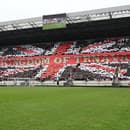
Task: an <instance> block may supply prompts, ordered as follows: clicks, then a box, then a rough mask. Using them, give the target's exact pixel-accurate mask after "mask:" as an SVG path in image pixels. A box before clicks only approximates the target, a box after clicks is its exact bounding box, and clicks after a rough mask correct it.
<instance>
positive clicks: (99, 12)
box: [0, 5, 130, 32]
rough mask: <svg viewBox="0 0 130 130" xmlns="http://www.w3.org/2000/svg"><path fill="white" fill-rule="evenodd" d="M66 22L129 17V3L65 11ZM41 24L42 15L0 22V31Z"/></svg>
mask: <svg viewBox="0 0 130 130" xmlns="http://www.w3.org/2000/svg"><path fill="white" fill-rule="evenodd" d="M66 15H67V24H73V23H81V22H88V21H98V20H109V19H116V18H123V17H130V5H126V6H118V7H111V8H104V9H96V10H91V11H82V12H74V13H67V14H66ZM42 26H43V21H42V17H35V18H29V19H22V20H15V21H7V22H0V32H3V31H10V30H21V29H29V28H38V27H42Z"/></svg>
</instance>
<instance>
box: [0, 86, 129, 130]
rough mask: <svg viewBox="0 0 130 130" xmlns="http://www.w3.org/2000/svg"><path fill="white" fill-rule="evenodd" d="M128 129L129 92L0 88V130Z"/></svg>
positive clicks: (118, 90) (110, 89)
mask: <svg viewBox="0 0 130 130" xmlns="http://www.w3.org/2000/svg"><path fill="white" fill-rule="evenodd" d="M129 129H130V89H129V88H69V87H67V88H64V87H63V88H62V87H60V88H58V87H55V88H51V87H50V88H47V87H46V88H44V87H37V88H36V87H33V88H24V87H23V88H18V87H17V88H16V87H10V88H9V87H5V88H2V87H1V88H0V130H129Z"/></svg>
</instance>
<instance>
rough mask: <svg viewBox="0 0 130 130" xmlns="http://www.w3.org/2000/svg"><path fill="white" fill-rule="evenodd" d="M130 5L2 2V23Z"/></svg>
mask: <svg viewBox="0 0 130 130" xmlns="http://www.w3.org/2000/svg"><path fill="white" fill-rule="evenodd" d="M122 5H130V0H0V22H4V21H11V20H19V19H25V18H32V17H39V16H43V15H49V14H57V13H71V12H78V11H86V10H92V9H100V8H107V7H114V6H122Z"/></svg>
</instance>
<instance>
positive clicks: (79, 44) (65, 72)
mask: <svg viewBox="0 0 130 130" xmlns="http://www.w3.org/2000/svg"><path fill="white" fill-rule="evenodd" d="M46 44H47V46H46ZM46 44H44V45H43V44H41V43H37V44H33V45H17V46H9V47H7V46H6V47H5V48H4V47H3V48H2V49H1V50H0V78H1V80H2V79H9V78H10V77H11V78H12V77H13V78H33V79H35V80H41V81H46V80H57V79H58V80H67V79H68V78H72V79H73V80H85V81H88V80H112V79H113V77H114V75H115V73H116V69H117V67H119V69H120V70H119V73H118V76H119V78H120V80H129V79H130V37H116V38H107V39H96V40H95V39H94V40H82V41H68V42H58V43H46ZM48 45H49V46H48ZM85 56H86V57H85ZM75 57H76V58H75ZM77 57H78V58H77ZM80 57H82V58H83V57H85V58H86V59H84V60H83V59H82V58H81V59H80ZM88 57H89V58H88ZM45 58H46V59H45ZM39 59H40V60H39ZM74 60H76V62H75V61H74Z"/></svg>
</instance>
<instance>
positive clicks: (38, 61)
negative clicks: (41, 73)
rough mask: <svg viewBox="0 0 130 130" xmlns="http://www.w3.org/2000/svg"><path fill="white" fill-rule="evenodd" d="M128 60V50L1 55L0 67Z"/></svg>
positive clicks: (129, 55) (129, 56)
mask: <svg viewBox="0 0 130 130" xmlns="http://www.w3.org/2000/svg"><path fill="white" fill-rule="evenodd" d="M111 62H130V52H113V53H97V54H96V53H94V54H77V55H50V56H33V57H20V56H16V57H1V58H0V67H1V68H6V67H16V66H31V65H32V66H35V65H42V66H44V65H54V64H55V65H67V64H78V63H111Z"/></svg>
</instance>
